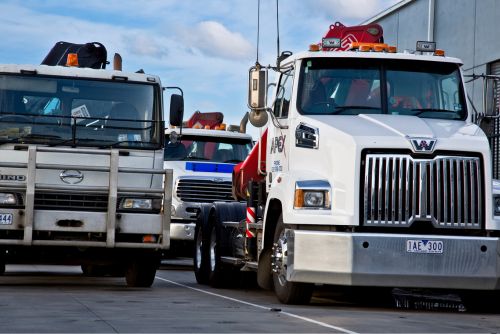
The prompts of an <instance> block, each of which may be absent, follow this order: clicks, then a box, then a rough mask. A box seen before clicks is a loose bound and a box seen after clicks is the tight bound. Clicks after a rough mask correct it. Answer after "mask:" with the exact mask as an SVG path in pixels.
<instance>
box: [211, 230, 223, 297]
mask: <svg viewBox="0 0 500 334" xmlns="http://www.w3.org/2000/svg"><path fill="white" fill-rule="evenodd" d="M220 238H221V235H220V231H219V229H218V228H217V226H216V223H214V224H210V228H209V234H208V241H209V242H208V250H207V254H208V261H207V262H208V263H207V264H208V282H209V283H210V285H211V286H213V287H217V288H218V287H222V286H223V285H224V282H223V275H222V272H223V268H222V261H221V254H220V252H221V249H220V248H221V247H220V241H221V240H220Z"/></svg>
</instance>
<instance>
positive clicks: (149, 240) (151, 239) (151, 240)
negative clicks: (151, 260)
mask: <svg viewBox="0 0 500 334" xmlns="http://www.w3.org/2000/svg"><path fill="white" fill-rule="evenodd" d="M142 242H143V243H145V244H154V243H156V236H154V235H152V234H147V235H145V236H143V237H142Z"/></svg>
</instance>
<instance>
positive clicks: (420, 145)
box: [408, 138, 437, 153]
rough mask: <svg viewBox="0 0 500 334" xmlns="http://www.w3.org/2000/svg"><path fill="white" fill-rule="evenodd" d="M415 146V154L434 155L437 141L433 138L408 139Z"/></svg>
mask: <svg viewBox="0 0 500 334" xmlns="http://www.w3.org/2000/svg"><path fill="white" fill-rule="evenodd" d="M408 139H409V140H410V142H411V145H412V146H413V151H414V152H421V153H432V152H433V151H434V147H435V146H436V142H437V140H436V139H433V138H408Z"/></svg>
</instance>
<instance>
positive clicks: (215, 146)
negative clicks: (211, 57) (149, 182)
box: [165, 134, 252, 163]
mask: <svg viewBox="0 0 500 334" xmlns="http://www.w3.org/2000/svg"><path fill="white" fill-rule="evenodd" d="M167 140H168V138H167ZM251 149H252V142H251V140H250V139H241V138H221V137H211V136H193V135H184V134H183V135H182V138H181V141H180V142H177V143H175V144H174V143H171V142H169V143H168V145H167V146H166V147H165V160H166V161H179V160H185V161H212V162H223V163H239V162H242V161H243V160H245V158H246V157H247V155H248V154H249V153H250V150H251Z"/></svg>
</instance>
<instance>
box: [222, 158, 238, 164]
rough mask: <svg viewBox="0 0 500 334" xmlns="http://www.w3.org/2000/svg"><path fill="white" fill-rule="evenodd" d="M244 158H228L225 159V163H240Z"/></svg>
mask: <svg viewBox="0 0 500 334" xmlns="http://www.w3.org/2000/svg"><path fill="white" fill-rule="evenodd" d="M241 161H242V160H240V159H228V160H226V161H223V163H225V164H228V163H240V162H241Z"/></svg>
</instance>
